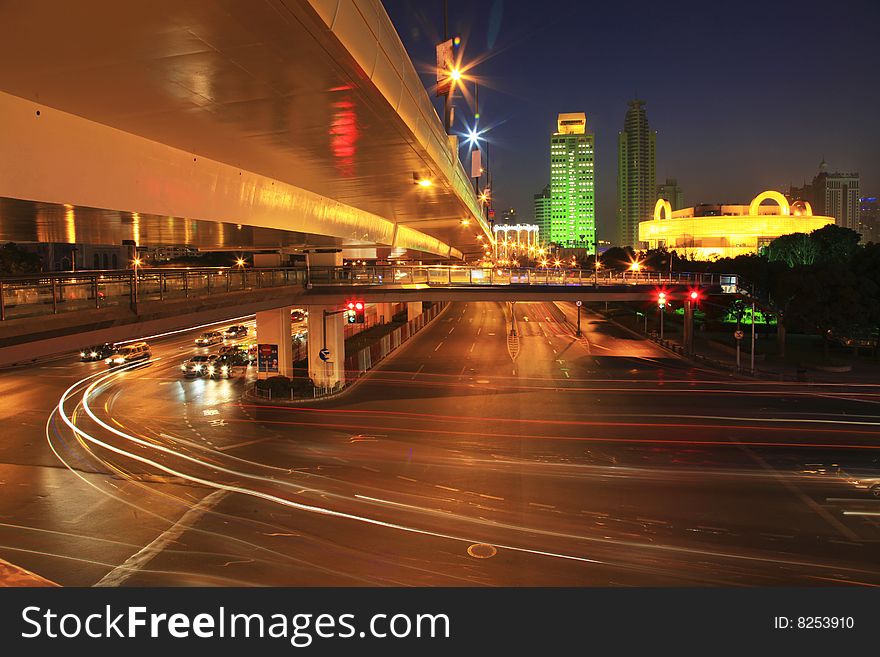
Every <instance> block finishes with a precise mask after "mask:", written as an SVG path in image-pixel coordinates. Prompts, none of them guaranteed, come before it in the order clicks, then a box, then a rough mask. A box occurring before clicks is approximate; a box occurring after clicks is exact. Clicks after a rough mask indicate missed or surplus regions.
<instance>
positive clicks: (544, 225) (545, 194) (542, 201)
mask: <svg viewBox="0 0 880 657" xmlns="http://www.w3.org/2000/svg"><path fill="white" fill-rule="evenodd" d="M535 225H537V226H538V229H539V230H540V231H541V233H542V234H543V235H549V234H550V185H545V186H544V190H543V191H542V192H541V193H540V194H535Z"/></svg>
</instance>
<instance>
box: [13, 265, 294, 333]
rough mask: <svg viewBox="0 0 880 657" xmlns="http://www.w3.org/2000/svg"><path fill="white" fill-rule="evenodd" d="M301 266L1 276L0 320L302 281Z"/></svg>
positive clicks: (284, 284) (206, 294)
mask: <svg viewBox="0 0 880 657" xmlns="http://www.w3.org/2000/svg"><path fill="white" fill-rule="evenodd" d="M306 278H307V277H306V270H305V269H304V268H294V267H288V268H277V269H238V268H189V269H142V268H139V269H138V271H137V276H135V272H134V270H113V271H81V272H58V273H52V274H32V275H25V276H14V277H4V278H0V320H7V319H17V318H19V317H35V316H40V315H53V314H54V315H57V314H59V313H66V312H72V311H82V310H89V309H94V308H109V307H114V306H116V307H119V306H129V307H131V308H133V309H134V308H135V307H136V305H137V304H139V303H145V302H150V301H164V300H171V299H186V298H190V297H193V298H197V297H205V296H211V295H216V294H225V293H227V292H238V291H241V290H254V289H260V288H266V287H279V286H291V285H295V286H299V287H302V286H304V285H305V284H306V282H307V280H306Z"/></svg>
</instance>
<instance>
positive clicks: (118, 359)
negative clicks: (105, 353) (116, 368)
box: [113, 357, 125, 364]
mask: <svg viewBox="0 0 880 657" xmlns="http://www.w3.org/2000/svg"><path fill="white" fill-rule="evenodd" d="M113 362H114V363H120V364H122V363H124V362H125V359H124V358H122V357H119V358H114V359H113Z"/></svg>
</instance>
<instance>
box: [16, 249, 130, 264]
mask: <svg viewBox="0 0 880 657" xmlns="http://www.w3.org/2000/svg"><path fill="white" fill-rule="evenodd" d="M16 244H17V245H18V246H19V247H20V248H22V249H23V250H25V251H29V252H30V253H34V254H36V255H38V256H39V257H40V263H41V267H42V270H43V271H80V270H83V269H126V268H128V267H129V260H130V258H131V250H130V249H129V247H127V246H121V245H119V246H116V245H112V244H68V243H66V242H17V243H16Z"/></svg>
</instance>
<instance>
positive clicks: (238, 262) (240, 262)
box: [235, 258, 244, 267]
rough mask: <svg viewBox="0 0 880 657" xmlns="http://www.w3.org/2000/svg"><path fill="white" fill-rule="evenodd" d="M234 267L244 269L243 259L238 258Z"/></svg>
mask: <svg viewBox="0 0 880 657" xmlns="http://www.w3.org/2000/svg"><path fill="white" fill-rule="evenodd" d="M235 266H236V267H244V258H238V259H237V260H236V261H235Z"/></svg>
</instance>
